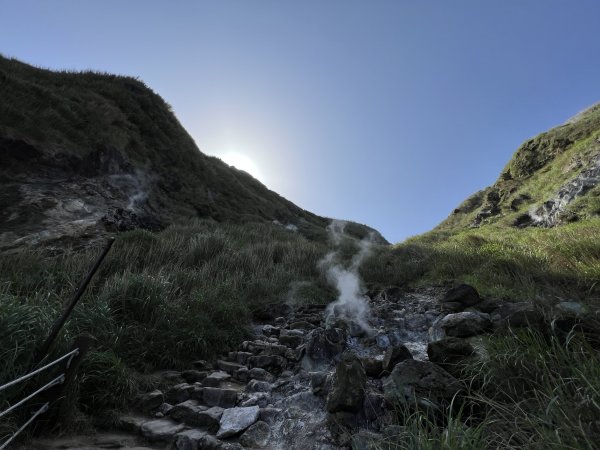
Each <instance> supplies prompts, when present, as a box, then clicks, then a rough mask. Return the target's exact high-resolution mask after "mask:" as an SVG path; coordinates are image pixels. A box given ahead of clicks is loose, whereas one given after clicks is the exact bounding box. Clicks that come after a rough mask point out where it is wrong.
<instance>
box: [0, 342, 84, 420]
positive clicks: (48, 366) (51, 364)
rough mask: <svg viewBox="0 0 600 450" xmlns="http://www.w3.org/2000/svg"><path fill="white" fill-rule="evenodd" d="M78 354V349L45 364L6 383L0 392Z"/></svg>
mask: <svg viewBox="0 0 600 450" xmlns="http://www.w3.org/2000/svg"><path fill="white" fill-rule="evenodd" d="M78 354H79V349H78V348H76V349H74V350H71V351H70V352H69V353H66V354H65V355H63V356H61V357H60V358H58V359H56V360H54V361H52V362H51V363H49V364H46V365H45V366H44V367H40V368H39V369H36V370H34V371H33V372H30V373H28V374H27V375H23V376H22V377H20V378H17V379H16V380H13V381H11V382H10V383H6V384H5V385H3V386H0V391H3V390H4V389H7V388H9V387H11V386H14V385H15V384H19V383H21V382H22V381H25V380H28V379H29V378H31V377H33V376H34V375H37V374H38V373H40V372H43V371H44V370H46V369H49V368H50V367H52V366H54V365H55V364H58V363H59V362H61V361H64V360H65V359H67V358H68V357H71V358H70V359H73V357H75V356H77V355H78ZM70 363H71V361H70V360H69V362H68V363H67V367H69V365H70ZM0 417H2V415H0Z"/></svg>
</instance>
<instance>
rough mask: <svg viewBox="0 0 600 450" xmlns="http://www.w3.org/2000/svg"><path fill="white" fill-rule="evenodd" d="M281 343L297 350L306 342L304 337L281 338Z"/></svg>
mask: <svg viewBox="0 0 600 450" xmlns="http://www.w3.org/2000/svg"><path fill="white" fill-rule="evenodd" d="M279 342H281V343H282V344H283V345H287V346H288V347H290V348H296V347H298V346H299V345H301V344H302V342H304V338H303V337H302V336H280V337H279Z"/></svg>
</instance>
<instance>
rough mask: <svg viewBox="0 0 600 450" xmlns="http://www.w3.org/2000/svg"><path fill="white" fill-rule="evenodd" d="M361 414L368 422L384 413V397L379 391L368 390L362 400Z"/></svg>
mask: <svg viewBox="0 0 600 450" xmlns="http://www.w3.org/2000/svg"><path fill="white" fill-rule="evenodd" d="M362 410H363V414H364V415H365V419H367V421H368V422H371V423H373V422H375V421H376V420H378V419H379V418H380V417H382V416H383V415H384V414H385V412H386V411H385V398H384V396H383V395H382V394H380V393H379V392H368V393H367V394H365V398H364V400H363V408H362Z"/></svg>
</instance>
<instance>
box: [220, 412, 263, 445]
mask: <svg viewBox="0 0 600 450" xmlns="http://www.w3.org/2000/svg"><path fill="white" fill-rule="evenodd" d="M259 412H260V408H259V407H258V406H248V407H241V408H230V409H226V410H225V411H223V416H221V423H220V425H221V427H220V428H219V431H218V432H217V437H218V438H219V439H222V438H227V437H230V436H234V435H236V434H238V433H239V432H240V431H244V430H245V429H246V428H248V427H249V426H250V425H252V424H253V423H254V422H256V421H257V420H258V414H259Z"/></svg>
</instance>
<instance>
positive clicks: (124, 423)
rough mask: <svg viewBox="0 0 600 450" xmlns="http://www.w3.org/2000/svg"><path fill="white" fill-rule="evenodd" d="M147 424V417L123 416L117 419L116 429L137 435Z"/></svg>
mask: <svg viewBox="0 0 600 450" xmlns="http://www.w3.org/2000/svg"><path fill="white" fill-rule="evenodd" d="M146 422H148V418H147V417H140V416H136V415H129V414H127V415H124V416H121V417H119V420H118V427H119V428H120V429H122V430H125V431H131V432H133V433H139V432H140V430H141V428H142V425H144V423H146Z"/></svg>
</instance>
